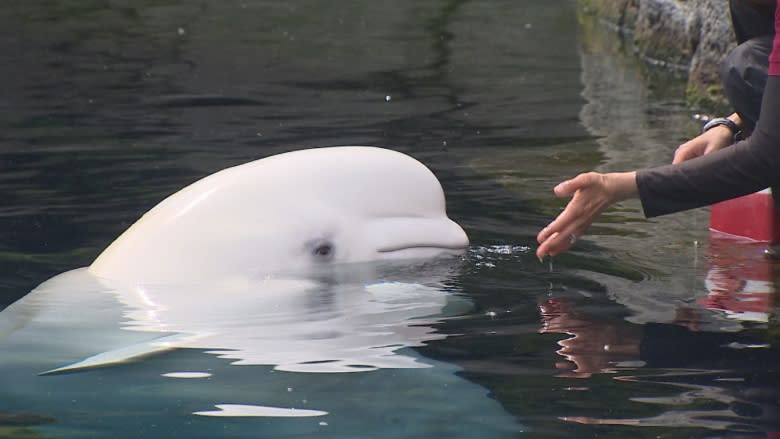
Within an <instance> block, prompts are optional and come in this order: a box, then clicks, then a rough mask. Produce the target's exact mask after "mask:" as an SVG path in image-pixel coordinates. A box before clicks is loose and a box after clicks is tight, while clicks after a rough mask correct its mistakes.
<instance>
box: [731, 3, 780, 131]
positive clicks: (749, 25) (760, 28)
mask: <svg viewBox="0 0 780 439" xmlns="http://www.w3.org/2000/svg"><path fill="white" fill-rule="evenodd" d="M774 8H775V6H774V5H757V4H754V3H753V2H751V1H750V0H730V1H729V9H730V11H731V24H732V26H733V28H734V35H735V36H736V37H737V44H738V46H737V47H736V48H734V50H732V51H731V52H730V53H729V54H728V56H727V57H726V59H725V60H724V62H723V65H722V66H721V71H720V76H721V80H722V82H723V92H724V94H725V95H726V98H727V99H728V100H729V103H730V104H731V106H732V107H733V108H734V111H735V112H736V113H737V114H739V117H740V119H742V131H743V132H744V133H746V134H749V133H751V132H753V128H754V127H755V126H756V121H758V116H759V111H760V110H761V96H762V95H763V93H764V86H765V85H766V76H767V67H768V64H769V53H770V52H771V51H772V40H773V39H774V35H775V28H774V26H775V21H774Z"/></svg>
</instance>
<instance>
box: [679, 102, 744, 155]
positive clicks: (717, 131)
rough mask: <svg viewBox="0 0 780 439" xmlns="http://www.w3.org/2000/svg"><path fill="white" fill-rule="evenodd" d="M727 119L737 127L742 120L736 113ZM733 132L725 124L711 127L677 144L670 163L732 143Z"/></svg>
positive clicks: (740, 125) (740, 124) (707, 152)
mask: <svg viewBox="0 0 780 439" xmlns="http://www.w3.org/2000/svg"><path fill="white" fill-rule="evenodd" d="M727 119H729V120H731V121H732V122H734V124H736V126H737V127H742V120H741V119H740V117H739V115H738V114H737V113H734V114H732V115H730V116H729V117H727ZM735 134H736V133H734V132H732V131H731V129H730V128H729V127H727V126H725V125H719V126H715V127H712V128H710V129H709V130H707V131H705V132H703V133H701V134H700V135H699V136H697V137H695V138H693V139H691V140H689V141H687V142H685V143H683V144H682V145H680V146H678V147H677V150H676V151H675V152H674V160H673V161H672V163H674V164H676V163H682V162H684V161H686V160H690V159H693V158H696V157H700V156H703V155H705V154H709V153H711V152H713V151H717V150H719V149H723V148H725V147H727V146H729V145H731V144H732V143H734V135H735Z"/></svg>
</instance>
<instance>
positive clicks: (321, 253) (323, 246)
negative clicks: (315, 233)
mask: <svg viewBox="0 0 780 439" xmlns="http://www.w3.org/2000/svg"><path fill="white" fill-rule="evenodd" d="M306 247H307V248H308V250H309V252H310V253H311V255H312V257H313V258H314V259H315V260H317V261H322V262H327V261H330V260H331V259H333V256H334V254H335V253H336V248H335V246H334V245H333V242H331V241H329V240H327V239H317V240H314V241H310V242H308V243H306Z"/></svg>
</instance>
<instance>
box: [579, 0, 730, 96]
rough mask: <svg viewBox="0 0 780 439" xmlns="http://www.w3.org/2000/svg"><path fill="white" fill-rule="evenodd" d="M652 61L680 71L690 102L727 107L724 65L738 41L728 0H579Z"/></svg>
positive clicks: (584, 8)
mask: <svg viewBox="0 0 780 439" xmlns="http://www.w3.org/2000/svg"><path fill="white" fill-rule="evenodd" d="M578 2H579V6H580V12H581V13H583V14H586V15H593V16H595V17H597V18H598V19H599V20H600V21H601V22H603V23H605V24H606V25H607V26H608V27H611V28H613V29H614V30H615V31H616V32H617V33H618V34H619V35H620V36H621V37H622V38H624V39H625V40H626V44H625V45H626V47H628V48H630V49H631V50H632V51H633V52H634V53H635V54H636V55H637V56H639V57H641V58H642V59H644V60H645V61H647V62H648V63H650V64H653V65H656V66H659V67H661V68H666V69H671V70H676V71H680V72H682V73H683V74H684V75H686V77H687V81H688V85H687V90H686V99H687V101H688V103H689V105H691V106H692V107H695V108H701V109H705V110H710V111H728V110H727V108H728V104H727V102H726V100H725V98H724V97H723V93H722V86H721V84H720V65H721V62H722V61H723V58H724V57H725V56H726V54H727V53H728V52H729V50H731V49H732V48H733V47H734V46H735V44H736V43H735V38H734V34H733V31H732V29H731V20H730V17H729V8H728V0H578Z"/></svg>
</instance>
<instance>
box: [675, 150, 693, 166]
mask: <svg viewBox="0 0 780 439" xmlns="http://www.w3.org/2000/svg"><path fill="white" fill-rule="evenodd" d="M694 157H696V155H695V154H694V151H692V150H691V149H689V148H683V149H678V150H677V151H675V153H674V159H673V160H672V164H673V165H676V164H678V163H682V162H684V161H686V160H690V159H692V158H694Z"/></svg>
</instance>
